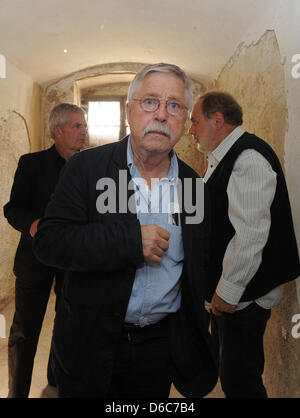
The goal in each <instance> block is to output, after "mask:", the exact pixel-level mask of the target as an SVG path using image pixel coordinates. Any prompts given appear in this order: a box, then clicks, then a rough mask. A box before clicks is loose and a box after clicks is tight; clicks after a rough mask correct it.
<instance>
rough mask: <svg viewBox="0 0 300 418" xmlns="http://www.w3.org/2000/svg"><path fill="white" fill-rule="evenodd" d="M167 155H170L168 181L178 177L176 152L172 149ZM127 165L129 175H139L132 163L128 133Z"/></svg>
mask: <svg viewBox="0 0 300 418" xmlns="http://www.w3.org/2000/svg"><path fill="white" fill-rule="evenodd" d="M169 155H170V168H169V172H168V174H167V176H166V178H167V179H168V180H170V181H174V180H176V179H177V178H178V160H177V155H176V152H175V151H174V150H173V149H172V150H171V151H170V154H169ZM127 166H128V169H129V172H130V175H131V177H140V174H139V172H138V169H137V168H136V166H135V164H134V159H133V152H132V147H131V138H130V135H129V137H128V144H127Z"/></svg>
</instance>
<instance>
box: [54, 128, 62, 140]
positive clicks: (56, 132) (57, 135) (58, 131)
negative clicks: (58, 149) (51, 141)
mask: <svg viewBox="0 0 300 418" xmlns="http://www.w3.org/2000/svg"><path fill="white" fill-rule="evenodd" d="M53 132H54V136H55V138H59V137H60V136H61V134H62V129H61V127H60V126H58V125H56V126H54V128H53Z"/></svg>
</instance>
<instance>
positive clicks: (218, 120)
mask: <svg viewBox="0 0 300 418" xmlns="http://www.w3.org/2000/svg"><path fill="white" fill-rule="evenodd" d="M213 116H214V121H215V124H216V128H217V130H219V129H222V128H223V126H224V124H225V119H224V115H223V113H221V112H216V113H214V115H213Z"/></svg>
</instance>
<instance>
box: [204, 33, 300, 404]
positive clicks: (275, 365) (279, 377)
mask: <svg viewBox="0 0 300 418" xmlns="http://www.w3.org/2000/svg"><path fill="white" fill-rule="evenodd" d="M211 89H212V90H213V89H216V90H222V91H228V92H229V93H231V94H232V95H233V96H234V97H235V98H236V99H237V100H238V102H239V103H240V104H241V106H242V108H243V112H244V124H243V127H244V128H245V129H246V130H248V131H249V132H252V133H255V134H256V135H258V136H259V137H261V138H263V139H265V140H266V141H267V142H268V143H269V144H270V145H271V146H272V147H273V149H274V150H275V152H276V153H277V156H278V157H279V159H280V161H281V163H282V166H283V169H284V168H285V167H284V161H285V158H284V157H285V155H284V150H285V135H286V131H287V104H286V88H285V76H284V68H283V64H282V60H281V56H280V51H279V47H278V43H277V39H276V35H275V33H274V31H272V30H268V31H266V32H265V33H264V35H263V36H262V37H261V38H260V39H259V41H258V42H256V43H253V44H252V45H250V46H245V45H243V44H241V45H240V46H239V48H238V49H237V51H236V53H235V54H234V56H233V57H231V59H230V60H229V61H228V63H227V64H226V65H225V67H224V68H223V70H222V71H221V73H220V75H219V77H218V78H217V80H216V81H215V83H214V84H213V85H212V86H211ZM296 312H298V303H297V295H296V284H295V282H291V283H289V284H287V285H285V288H284V298H283V300H282V302H281V303H280V305H279V306H277V307H275V308H274V309H273V310H272V316H271V319H270V321H269V323H268V326H267V330H266V334H265V352H266V366H265V373H264V381H265V384H266V387H267V390H268V394H269V396H270V397H281V398H284V397H288V398H292V397H300V387H299V374H300V372H299V365H300V350H299V348H300V347H299V341H298V340H296V339H294V338H292V336H291V329H292V326H293V324H292V323H291V319H292V316H293V314H295V313H296Z"/></svg>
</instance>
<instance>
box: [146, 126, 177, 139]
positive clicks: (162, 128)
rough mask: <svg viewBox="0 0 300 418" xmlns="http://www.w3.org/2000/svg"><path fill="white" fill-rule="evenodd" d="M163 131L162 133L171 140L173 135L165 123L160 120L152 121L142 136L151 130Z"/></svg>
mask: <svg viewBox="0 0 300 418" xmlns="http://www.w3.org/2000/svg"><path fill="white" fill-rule="evenodd" d="M153 131H155V132H161V133H162V134H164V135H166V136H167V137H168V138H169V140H170V141H172V139H173V136H172V134H171V132H170V130H169V128H168V127H167V126H166V125H164V124H163V123H159V122H153V123H150V124H149V125H148V126H147V127H146V128H145V129H144V131H143V134H142V136H143V137H144V136H145V135H147V134H148V133H149V132H153Z"/></svg>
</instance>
